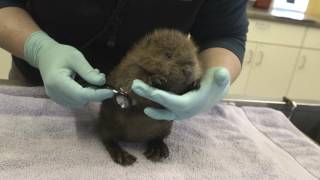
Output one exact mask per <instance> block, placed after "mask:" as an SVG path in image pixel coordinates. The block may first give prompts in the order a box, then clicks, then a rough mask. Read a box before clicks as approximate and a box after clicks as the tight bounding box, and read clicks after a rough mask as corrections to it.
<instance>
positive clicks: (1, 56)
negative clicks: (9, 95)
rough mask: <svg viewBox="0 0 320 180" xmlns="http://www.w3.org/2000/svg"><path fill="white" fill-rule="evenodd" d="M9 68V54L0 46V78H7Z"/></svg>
mask: <svg viewBox="0 0 320 180" xmlns="http://www.w3.org/2000/svg"><path fill="white" fill-rule="evenodd" d="M10 68H11V56H10V54H9V53H8V52H7V51H5V50H3V49H1V48H0V79H8V74H9V71H10Z"/></svg>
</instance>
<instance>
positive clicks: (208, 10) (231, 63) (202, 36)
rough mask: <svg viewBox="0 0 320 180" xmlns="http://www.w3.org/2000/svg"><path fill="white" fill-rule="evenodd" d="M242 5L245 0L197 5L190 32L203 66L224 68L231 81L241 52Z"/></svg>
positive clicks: (243, 33) (244, 27) (244, 29)
mask: <svg viewBox="0 0 320 180" xmlns="http://www.w3.org/2000/svg"><path fill="white" fill-rule="evenodd" d="M246 7H247V0H237V1H232V0H216V1H208V2H207V3H205V4H204V6H203V7H202V8H201V10H200V13H199V14H198V17H197V20H196V22H195V24H194V27H193V29H192V32H191V33H192V36H193V38H194V40H195V41H196V42H197V44H198V45H199V46H200V51H201V53H200V59H201V60H202V61H203V65H204V67H205V69H208V68H211V67H218V66H220V67H225V68H227V69H228V71H229V73H230V76H231V82H233V81H234V80H235V79H236V78H237V76H238V75H239V73H240V70H241V63H242V60H243V56H244V52H245V42H246V34H247V31H248V19H247V16H246Z"/></svg>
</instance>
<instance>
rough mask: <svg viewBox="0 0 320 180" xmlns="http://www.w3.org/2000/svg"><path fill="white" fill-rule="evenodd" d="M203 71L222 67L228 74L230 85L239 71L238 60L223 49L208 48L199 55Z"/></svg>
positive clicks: (231, 53)
mask: <svg viewBox="0 0 320 180" xmlns="http://www.w3.org/2000/svg"><path fill="white" fill-rule="evenodd" d="M199 58H200V59H201V61H202V64H203V67H204V68H205V69H210V68H212V67H224V68H226V69H228V71H229V73H230V78H231V83H232V82H234V81H235V80H236V78H237V77H238V75H239V74H240V71H241V63H240V60H239V58H238V57H237V56H236V55H235V54H234V53H233V52H231V51H230V50H228V49H225V48H208V49H206V50H204V51H202V52H201V53H200V55H199Z"/></svg>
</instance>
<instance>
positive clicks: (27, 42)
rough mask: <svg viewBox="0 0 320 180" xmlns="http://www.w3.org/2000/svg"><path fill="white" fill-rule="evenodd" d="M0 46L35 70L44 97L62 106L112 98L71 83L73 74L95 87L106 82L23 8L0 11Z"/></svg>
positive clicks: (110, 95) (101, 92)
mask: <svg viewBox="0 0 320 180" xmlns="http://www.w3.org/2000/svg"><path fill="white" fill-rule="evenodd" d="M0 5H1V3H0ZM57 21H58V19H57ZM0 47H2V48H4V49H6V50H8V51H9V52H10V53H12V54H14V55H16V56H18V57H20V58H22V59H24V60H25V61H27V62H28V63H29V64H30V65H31V66H34V67H35V68H38V69H39V71H40V74H41V78H42V80H43V84H44V86H45V90H46V94H47V95H48V96H49V97H50V98H51V99H53V100H54V101H55V102H57V103H59V104H61V105H64V106H67V107H81V106H83V105H85V104H87V103H88V102H90V101H103V100H104V99H107V98H110V97H112V96H113V92H112V91H111V90H110V89H93V88H84V87H82V86H81V85H80V84H78V83H77V82H76V81H74V79H73V77H74V75H75V74H78V75H79V76H80V77H81V78H82V79H84V80H85V81H87V82H88V83H89V84H92V85H97V86H101V85H103V84H105V81H106V79H105V75H104V74H103V73H100V72H99V70H97V69H93V68H92V67H91V65H90V64H89V63H88V62H87V60H86V59H85V57H84V56H83V54H82V53H81V52H80V51H79V50H77V49H76V48H74V47H72V46H68V45H64V44H60V43H59V42H57V41H55V40H54V39H52V38H51V37H50V36H49V35H48V34H46V33H45V32H43V31H42V30H41V29H40V28H39V26H37V24H36V23H35V22H34V20H33V19H32V18H31V17H30V15H29V14H28V13H27V12H26V11H25V10H23V9H22V8H18V7H4V8H1V9H0Z"/></svg>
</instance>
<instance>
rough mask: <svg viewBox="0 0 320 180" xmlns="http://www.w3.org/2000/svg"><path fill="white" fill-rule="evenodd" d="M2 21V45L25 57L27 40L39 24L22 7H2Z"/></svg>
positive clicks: (0, 38) (0, 19) (0, 25)
mask: <svg viewBox="0 0 320 180" xmlns="http://www.w3.org/2000/svg"><path fill="white" fill-rule="evenodd" d="M0 22H1V23H0V47H2V48H3V49H5V50H7V51H9V52H10V53H12V54H13V55H15V56H17V57H20V58H22V59H23V58H24V44H25V41H26V39H27V38H28V37H29V36H30V34H31V33H33V32H36V31H40V28H39V26H38V25H37V24H36V23H35V22H34V21H33V19H32V18H31V17H30V15H29V14H28V13H27V12H26V11H25V10H24V9H22V8H20V7H4V8H1V9H0Z"/></svg>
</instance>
